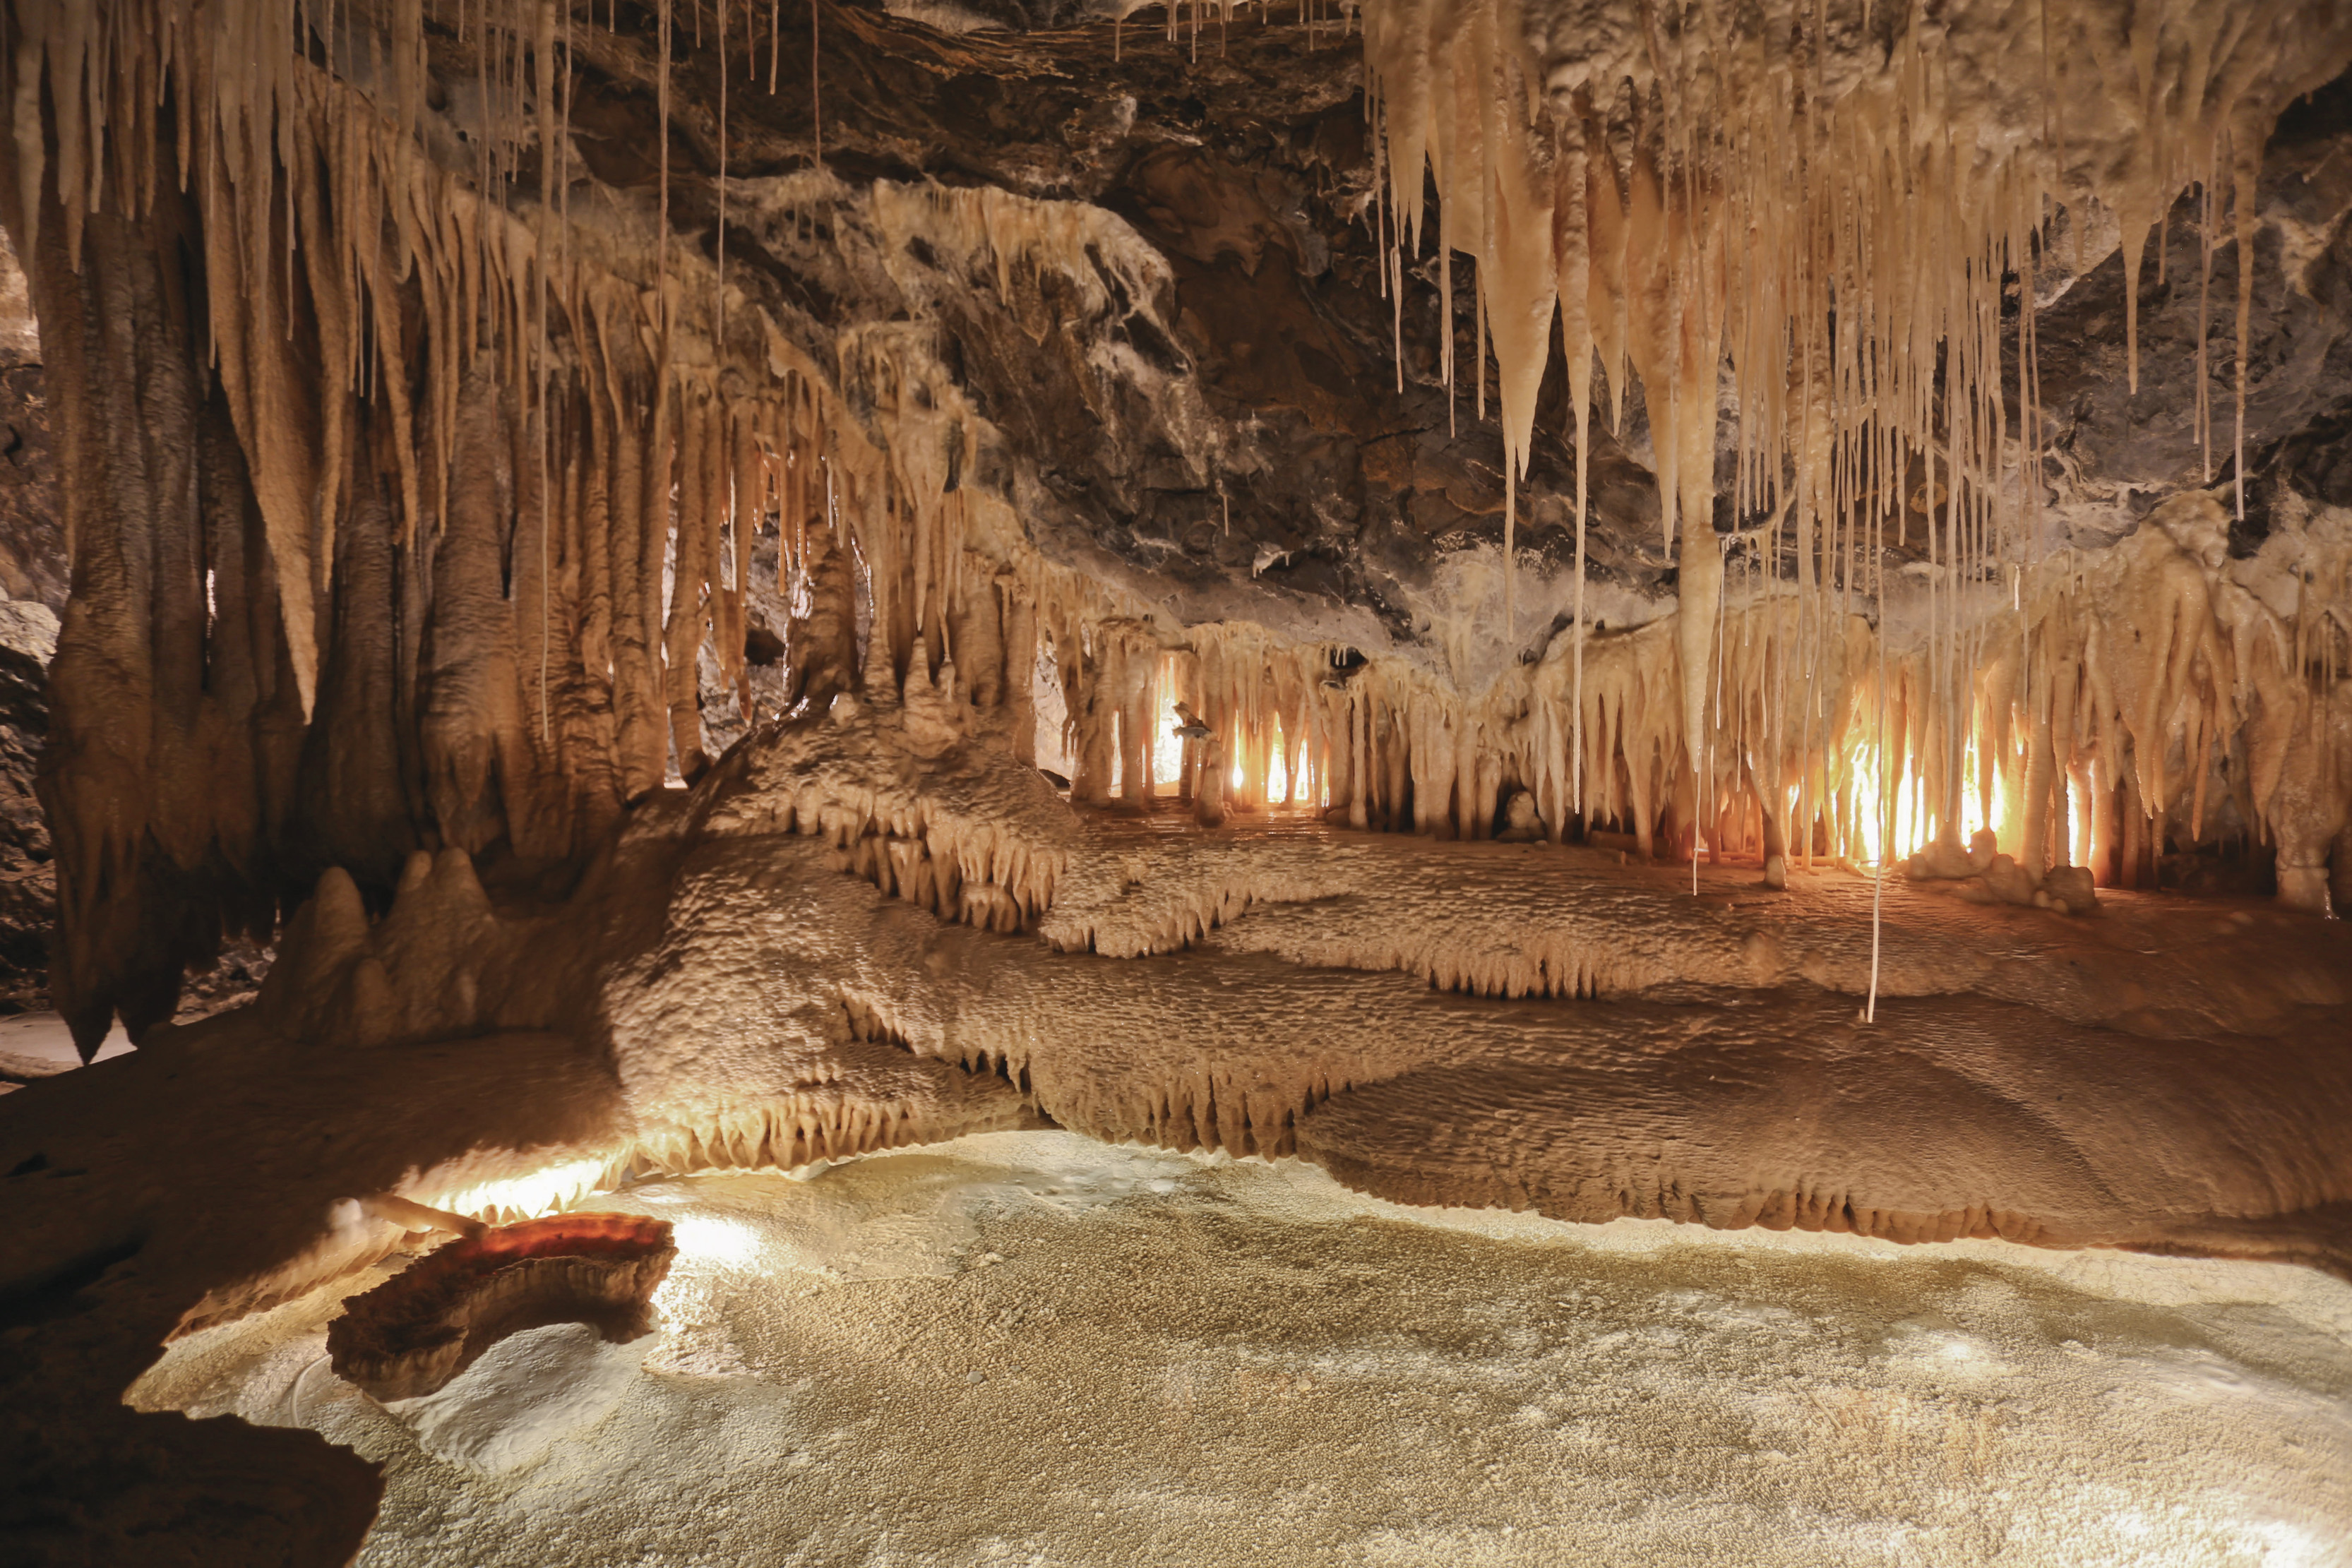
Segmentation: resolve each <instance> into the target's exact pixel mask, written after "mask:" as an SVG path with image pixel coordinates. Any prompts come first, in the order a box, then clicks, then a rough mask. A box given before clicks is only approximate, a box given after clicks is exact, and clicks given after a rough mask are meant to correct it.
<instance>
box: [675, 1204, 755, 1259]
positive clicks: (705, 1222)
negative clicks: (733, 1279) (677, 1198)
mask: <svg viewBox="0 0 2352 1568" xmlns="http://www.w3.org/2000/svg"><path fill="white" fill-rule="evenodd" d="M670 1236H671V1239H674V1240H675V1241H677V1250H678V1255H679V1256H680V1257H683V1258H690V1259H692V1260H694V1261H696V1262H698V1263H709V1264H713V1265H716V1266H718V1267H719V1268H722V1269H740V1268H744V1267H746V1266H747V1265H749V1264H751V1262H753V1261H755V1260H757V1259H758V1258H759V1257H760V1255H761V1253H762V1252H764V1251H766V1250H767V1247H766V1244H765V1243H764V1242H763V1241H762V1240H761V1236H760V1233H759V1231H758V1230H756V1229H754V1228H752V1227H751V1226H749V1225H746V1224H744V1223H743V1222H742V1221H741V1220H740V1219H728V1218H723V1217H721V1216H719V1215H715V1214H681V1215H679V1216H678V1217H677V1218H676V1219H673V1220H672V1221H670Z"/></svg>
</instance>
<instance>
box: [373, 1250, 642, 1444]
mask: <svg viewBox="0 0 2352 1568" xmlns="http://www.w3.org/2000/svg"><path fill="white" fill-rule="evenodd" d="M676 1257H677V1243H676V1242H675V1241H673V1240H672V1239H671V1238H670V1228H669V1224H668V1222H667V1221H666V1220H659V1219H649V1218H645V1217H644V1216H641V1215H634V1214H562V1215H554V1216H551V1217H550V1218H544V1219H532V1220H526V1221H524V1222H523V1223H521V1224H520V1225H507V1226H501V1227H499V1228H497V1229H495V1230H490V1231H486V1232H484V1233H483V1234H482V1235H480V1236H478V1237H473V1238H470V1239H465V1240H460V1241H453V1242H451V1243H450V1244H449V1245H447V1246H446V1247H443V1248H441V1249H438V1250H436V1251H435V1252H432V1253H430V1254H428V1255H427V1256H426V1257H425V1258H424V1259H422V1260H419V1261H418V1262H417V1263H416V1264H415V1266H414V1267H412V1268H410V1269H408V1270H404V1272H402V1273H400V1274H397V1275H395V1276H394V1277H393V1278H392V1279H390V1280H387V1281H384V1282H383V1284H381V1285H378V1286H376V1287H375V1288H374V1289H373V1290H372V1291H363V1292H362V1293H361V1294H359V1295H356V1296H353V1297H352V1298H351V1299H350V1300H349V1301H346V1302H345V1303H344V1312H343V1315H342V1316H341V1317H340V1318H338V1319H336V1320H335V1321H334V1322H332V1323H331V1324H329V1325H328V1328H327V1352H328V1354H329V1356H330V1358H331V1362H332V1364H333V1366H334V1369H335V1371H336V1373H337V1374H338V1375H341V1376H342V1377H344V1378H346V1379H348V1380H349V1381H350V1382H352V1383H353V1384H356V1385H359V1386H360V1387H362V1388H363V1389H365V1390H367V1392H368V1393H370V1394H372V1395H373V1396H376V1397H377V1398H378V1399H383V1400H394V1399H411V1398H415V1397H416V1396H419V1395H424V1394H431V1393H433V1392H435V1391H436V1389H439V1388H442V1387H444V1386H446V1385H447V1384H448V1382H449V1380H450V1379H452V1378H454V1377H456V1376H457V1375H458V1374H459V1373H461V1372H463V1371H465V1370H466V1368H467V1367H468V1366H470V1365H472V1364H474V1362H475V1361H476V1360H477V1359H478V1358H479V1357H480V1355H481V1354H482V1353H483V1352H484V1351H486V1350H488V1348H489V1347H490V1346H491V1345H493V1344H496V1343H498V1342H499V1340H501V1339H504V1338H505V1337H506V1336H507V1335H509V1334H512V1333H521V1332H522V1331H523V1330H525V1329H534V1328H542V1327H545V1326H546V1325H548V1324H550V1323H561V1322H583V1323H586V1324H588V1325H589V1326H590V1327H592V1328H593V1329H595V1330H596V1331H597V1332H598V1333H601V1334H603V1335H604V1338H605V1339H607V1340H609V1341H611V1342H612V1343H615V1344H618V1343H625V1342H626V1341H628V1340H632V1339H635V1338H636V1337H637V1336H639V1335H640V1334H643V1333H646V1332H648V1331H649V1330H650V1329H651V1328H652V1326H653V1305H652V1302H653V1293H654V1291H656V1290H657V1289H659V1288H660V1286H661V1282H662V1281H663V1280H664V1279H665V1278H667V1275H668V1273H669V1266H670V1263H671V1260H674V1259H675V1258H676Z"/></svg>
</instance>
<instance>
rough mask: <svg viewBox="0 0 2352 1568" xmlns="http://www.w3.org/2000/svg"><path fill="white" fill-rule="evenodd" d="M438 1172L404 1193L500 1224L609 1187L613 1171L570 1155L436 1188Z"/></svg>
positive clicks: (568, 1203) (599, 1162)
mask: <svg viewBox="0 0 2352 1568" xmlns="http://www.w3.org/2000/svg"><path fill="white" fill-rule="evenodd" d="M435 1174H437V1173H431V1172H428V1173H427V1174H426V1175H425V1177H424V1178H422V1179H421V1180H420V1181H419V1182H418V1183H417V1184H416V1185H417V1188H418V1190H415V1191H411V1192H406V1193H404V1194H403V1195H402V1196H403V1197H407V1198H409V1199H411V1200H412V1201H414V1202H417V1203H421V1204H424V1205H425V1206H426V1207H429V1208H443V1209H447V1210H448V1211H449V1212H450V1213H452V1214H463V1215H466V1216H468V1217H470V1218H476V1219H487V1220H489V1221H492V1222H493V1223H499V1222H503V1221H505V1220H507V1219H508V1218H511V1217H515V1216H520V1218H526V1219H535V1218H538V1217H540V1216H541V1215H543V1214H554V1213H556V1212H558V1211H559V1210H562V1209H566V1208H569V1207H572V1205H573V1204H575V1203H578V1202H579V1201H580V1200H581V1199H582V1198H584V1197H587V1196H588V1195H589V1194H590V1193H592V1192H594V1191H596V1190H597V1189H598V1188H600V1187H603V1186H609V1185H610V1177H611V1175H612V1170H611V1166H610V1163H609V1162H607V1161H605V1160H601V1159H580V1160H571V1161H567V1162H565V1163H563V1164H562V1165H553V1166H544V1167H542V1168H541V1169H539V1170H536V1171H532V1172H530V1173H529V1174H528V1175H525V1176H504V1177H500V1178H499V1179H498V1180H496V1181H485V1182H477V1183H474V1184H472V1185H471V1186H460V1187H447V1188H441V1189H438V1190H435V1189H433V1188H432V1187H431V1186H429V1184H430V1182H431V1180H432V1177H433V1176H434V1175H435Z"/></svg>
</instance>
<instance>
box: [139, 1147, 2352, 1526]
mask: <svg viewBox="0 0 2352 1568" xmlns="http://www.w3.org/2000/svg"><path fill="white" fill-rule="evenodd" d="M593 1207H607V1208H621V1209H629V1210H635V1211H640V1212H646V1213H653V1214H657V1215H661V1216H663V1217H665V1218H669V1219H671V1220H672V1221H674V1222H675V1223H676V1225H677V1239H678V1242H679V1246H680V1255H679V1259H678V1261H677V1266H676V1268H675V1269H674V1270H673V1271H672V1273H671V1275H670V1278H669V1281H668V1282H667V1284H666V1285H665V1286H664V1287H663V1290H662V1292H661V1295H660V1297H659V1304H660V1306H661V1308H662V1312H663V1320H664V1321H663V1326H662V1328H661V1330H660V1331H659V1333H656V1334H655V1335H652V1336H648V1337H647V1338H646V1339H644V1340H640V1341H638V1342H637V1343H635V1344H632V1345H629V1346H625V1347H612V1346H603V1345H600V1344H597V1343H595V1342H594V1341H593V1338H591V1337H590V1336H589V1335H588V1333H587V1331H586V1330H584V1329H580V1328H577V1327H575V1326H571V1325H566V1326H562V1327H558V1328H554V1329H546V1330H540V1331H535V1332H534V1333H531V1334H528V1335H521V1336H517V1337H516V1338H515V1339H512V1340H509V1341H508V1342H506V1343H504V1344H502V1345H501V1346H499V1348H498V1349H496V1350H494V1351H493V1352H492V1353H491V1354H489V1355H488V1356H486V1357H485V1358H484V1359H483V1360H482V1361H481V1362H480V1363H478V1364H476V1366H475V1367H474V1368H472V1369H471V1370H469V1371H468V1372H467V1374H466V1375H464V1376H463V1377H461V1378H460V1379H459V1380H458V1381H457V1383H455V1384H453V1385H450V1387H449V1388H448V1389H446V1390H444V1391H443V1392H442V1393H441V1394H440V1395H437V1396H433V1397H432V1399H430V1400H428V1401H425V1402H422V1403H421V1404H416V1405H412V1406H410V1407H409V1408H408V1409H407V1410H406V1411H405V1413H404V1415H405V1419H401V1418H395V1417H394V1415H392V1414H390V1413H388V1412H387V1411H386V1410H385V1409H384V1408H383V1407H382V1406H378V1405H376V1404H375V1403H374V1402H373V1401H372V1400H371V1399H369V1398H367V1397H366V1396H363V1395H362V1394H360V1393H359V1392H358V1391H356V1390H355V1389H353V1388H352V1387H351V1386H350V1385H346V1384H343V1383H342V1382H341V1380H339V1379H337V1378H336V1377H335V1376H334V1375H332V1373H331V1370H330V1369H329V1368H328V1367H327V1366H326V1365H325V1364H323V1363H324V1355H325V1349H324V1343H325V1323H326V1322H327V1320H328V1319H329V1318H331V1316H333V1315H334V1313H335V1312H336V1310H337V1303H338V1301H339V1300H340V1299H341V1297H342V1296H343V1295H345V1294H348V1293H350V1292H351V1291H353V1290H354V1289H356V1288H362V1287H363V1286H364V1285H365V1284H366V1283H369V1282H373V1279H374V1278H379V1277H381V1276H382V1272H383V1270H377V1271H376V1273H375V1274H373V1275H371V1276H370V1278H369V1279H368V1280H366V1281H359V1282H358V1283H357V1284H356V1285H355V1284H354V1283H353V1282H352V1281H344V1282H342V1283H341V1284H338V1285H333V1286H329V1287H326V1288H324V1289H322V1290H320V1291H316V1292H314V1293H313V1294H311V1295H310V1296H309V1297H306V1298H303V1299H301V1300H299V1301H293V1302H289V1303H288V1304H286V1305H285V1306H282V1307H280V1308H278V1309H277V1310H275V1311H273V1312H268V1313H265V1314H261V1315H259V1316H257V1317H254V1318H249V1319H247V1320H244V1321H242V1322H236V1323H233V1324H230V1325H227V1326H226V1327H223V1328H219V1329H215V1330H211V1331H207V1332H205V1333H200V1334H196V1335H194V1336H191V1337H190V1338H188V1339H185V1340H183V1341H181V1342H180V1343H177V1344H176V1345H174V1346H173V1349H172V1350H171V1352H170V1353H169V1354H167V1355H166V1357H165V1358H164V1360H163V1362H162V1363H161V1364H158V1365H157V1366H156V1367H155V1368H154V1369H153V1370H152V1371H151V1372H150V1373H149V1374H148V1375H146V1376H145V1377H144V1378H143V1379H142V1381H141V1382H140V1384H139V1385H137V1386H136V1387H134V1388H133V1389H132V1391H131V1396H130V1402H131V1403H133V1404H135V1405H138V1406H142V1407H143V1408H149V1409H161V1408H178V1409H183V1410H185V1411H187V1412H189V1413H190V1414H192V1415H205V1416H210V1415H222V1414H228V1413H236V1414H240V1415H243V1416H247V1418H248V1419H252V1420H256V1421H261V1422H265V1423H270V1424H295V1423H299V1424H301V1425H305V1426H309V1427H314V1428H316V1429H317V1430H319V1431H320V1432H321V1433H323V1434H325V1435H327V1436H328V1437H331V1439H332V1440H334V1441H336V1442H339V1443H344V1444H348V1445H350V1446H352V1448H356V1449H357V1450H358V1451H359V1452H361V1453H362V1454H363V1455H365V1456H367V1457H368V1458H373V1459H374V1460H377V1461H378V1462H381V1463H383V1465H384V1466H385V1467H386V1490H385V1496H384V1502H383V1511H382V1514H381V1515H380V1517H379V1519H378V1520H377V1522H376V1525H375V1528H374V1530H373V1533H372V1534H371V1536H370V1537H369V1540H368V1543H367V1547H366V1549H365V1551H364V1552H363V1554H362V1559H361V1561H362V1563H366V1564H372V1565H385V1568H389V1565H392V1564H402V1565H408V1564H416V1565H423V1564H458V1563H465V1564H479V1565H485V1568H487V1565H493V1564H533V1565H541V1568H544V1565H554V1564H574V1563H577V1564H606V1563H611V1564H624V1563H625V1564H643V1565H648V1568H650V1565H654V1564H688V1563H710V1564H737V1563H744V1564H750V1563H759V1564H786V1563H791V1564H817V1563H825V1564H834V1563H841V1564H849V1563H857V1564H886V1563H1024V1564H1028V1563H1035V1564H1049V1563H1050V1564H1094V1563H1099V1564H1106V1565H1109V1564H1135V1563H1221V1564H1222V1563H1285V1564H1295V1563H1335V1564H1337V1563H1348V1564H1358V1563H1362V1564H1387V1563H1396V1564H1422V1563H1441V1562H1443V1563H1458V1562H1459V1563H1545V1564H1551V1563H1566V1562H1577V1561H1590V1562H1616V1563H1628V1562H1636V1561H1638V1562H1642V1563H1791V1564H1793V1563H1806V1564H1825V1563H1937V1564H1955V1563H2037V1564H2039V1563H2149V1562H2165V1563H2314V1564H2316V1563H2341V1562H2347V1561H2352V1557H2347V1556H2346V1555H2345V1552H2346V1547H2345V1545H2344V1544H2343V1543H2344V1542H2346V1541H2347V1539H2352V1285H2347V1284H2346V1283H2344V1282H2342V1281H2336V1280H2333V1279H2330V1278H2329V1277H2327V1276H2326V1275H2323V1274H2321V1273H2319V1272H2317V1271H2315V1270H2307V1269H2302V1268H2296V1267H2293V1266H2289V1265H2280V1264H2264V1263H2244V1262H2217V1261H2208V1260H2174V1259H2160V1258H2150V1257H2141V1256H2137V1255H2131V1254H2124V1253H2114V1252H2078V1253H2059V1252H2041V1251H2036V1250H2033V1249H2025V1248H2019V1247H2014V1246H2011V1245H2009V1244H2007V1243H2002V1242H1961V1243H1957V1244H1953V1245H1949V1246H1941V1247H1937V1248H1933V1249H1925V1248H1921V1249H1908V1248H1902V1247H1897V1246H1895V1245H1893V1244H1890V1243H1885V1242H1874V1241H1865V1240H1859V1239H1853V1238H1849V1237H1832V1236H1820V1235H1803V1234H1796V1233H1790V1234H1771V1233H1767V1232H1760V1231H1754V1230H1750V1231H1745V1232H1740V1233H1737V1234H1718V1233H1715V1232H1709V1231H1705V1230H1701V1229H1698V1228H1691V1227H1675V1226H1671V1225H1668V1224H1665V1223H1664V1222H1656V1221H1632V1220H1620V1221H1618V1222H1616V1223H1614V1224H1612V1225H1609V1226H1606V1227H1592V1226H1575V1225H1565V1224H1559V1223H1556V1222H1553V1221H1549V1220H1543V1219H1539V1218H1534V1217H1531V1216H1511V1215H1505V1214H1501V1213H1498V1212H1493V1211H1484V1212H1474V1211H1469V1210H1430V1209H1410V1208H1404V1207H1397V1206H1394V1205H1390V1204H1386V1203H1382V1202H1380V1201H1377V1200H1374V1199H1370V1198H1367V1197H1360V1196H1359V1195H1356V1194H1353V1193H1350V1192H1349V1191H1347V1190H1346V1189H1344V1188H1342V1187H1340V1186H1338V1185H1336V1184H1335V1183H1334V1182H1332V1181H1331V1180H1330V1179H1329V1178H1328V1176H1325V1175H1324V1174H1323V1173H1322V1172H1320V1171H1319V1170H1317V1169H1315V1168H1313V1167H1311V1166H1305V1165H1302V1164H1299V1163H1297V1162H1295V1161H1284V1162H1278V1163H1274V1164H1267V1163H1264V1162H1260V1161H1255V1160H1243V1161H1234V1160H1231V1159H1228V1158H1224V1157H1223V1156H1216V1157H1202V1156H1187V1155H1174V1154H1169V1153H1164V1152H1160V1151H1151V1150H1144V1149H1138V1148H1121V1147H1112V1146H1108V1145H1102V1144H1098V1143H1095V1142H1092V1141H1089V1140H1087V1139H1084V1138H1080V1137H1078V1136H1076V1135H1075V1134H1064V1133H1054V1132H1045V1133H1017V1134H986V1135H982V1136H975V1137H968V1138H964V1139H961V1140H959V1141H957V1142H955V1143H952V1144H948V1145H940V1146H937V1147H934V1148H931V1149H928V1150H922V1151H916V1152H907V1153H900V1154H893V1155H877V1156H873V1157H869V1158H866V1159H863V1160H858V1161H854V1162H851V1163H848V1164H845V1165H841V1166H835V1167H833V1168H831V1169H826V1170H823V1171H821V1172H820V1173H819V1174H817V1175H816V1176H814V1177H813V1178H809V1179H796V1178H793V1177H788V1176H772V1175H769V1176H749V1175H738V1176H706V1177H696V1178H691V1179H686V1180H673V1181H664V1182H658V1183H651V1184H645V1185H639V1186H633V1187H630V1188H628V1189H626V1190H625V1191H624V1192H621V1193H619V1194H615V1195H611V1196H609V1197H605V1198H603V1199H599V1200H596V1202H595V1203H594V1205H593ZM420 1434H421V1436H422V1444H423V1446H421V1444H420ZM428 1447H429V1448H431V1449H432V1450H433V1451H431V1452H428V1451H427V1450H428ZM436 1453H438V1454H440V1455H443V1456H446V1457H444V1458H436V1457H435V1455H436Z"/></svg>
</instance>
